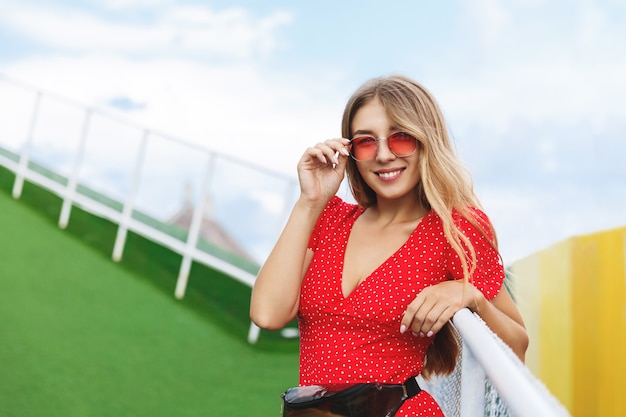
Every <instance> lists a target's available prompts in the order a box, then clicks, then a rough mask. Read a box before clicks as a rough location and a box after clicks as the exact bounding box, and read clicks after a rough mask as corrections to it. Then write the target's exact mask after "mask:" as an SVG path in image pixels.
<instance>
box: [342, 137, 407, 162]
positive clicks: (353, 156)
mask: <svg viewBox="0 0 626 417" xmlns="http://www.w3.org/2000/svg"><path fill="white" fill-rule="evenodd" d="M402 135H405V136H408V137H410V138H411V139H413V140H414V141H415V149H413V151H411V152H410V153H407V154H397V153H395V152H394V151H393V149H392V148H391V146H389V150H390V151H391V153H392V154H394V155H395V156H397V157H398V158H405V157H407V156H411V155H413V154H414V153H415V152H416V151H417V148H418V140H417V138H416V137H415V136H413V135H411V134H409V133H407V132H396V133H392V134H391V135H389V136H388V137H386V138H375V137H373V136H359V137H356V138H352V139H350V156H351V157H352V159H354V160H355V161H358V162H365V161H371V160H372V159H374V158H376V154H377V153H378V142H380V141H381V140H386V141H387V144H389V139H391V138H393V137H394V136H402ZM359 139H373V140H374V141H376V152H374V155H372V157H371V158H368V159H357V157H356V156H355V155H354V153H353V151H352V150H353V148H354V146H353V145H352V143H353V142H354V141H355V140H359Z"/></svg>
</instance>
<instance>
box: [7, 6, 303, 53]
mask: <svg viewBox="0 0 626 417" xmlns="http://www.w3.org/2000/svg"><path fill="white" fill-rule="evenodd" d="M0 22H2V23H3V24H5V25H7V26H9V27H12V28H13V29H14V30H16V31H18V32H19V33H21V34H22V35H23V36H26V37H28V38H30V39H32V40H35V41H37V42H39V43H41V44H43V45H47V46H50V47H53V48H57V49H59V50H61V51H80V52H88V53H93V52H94V51H100V52H107V51H108V52H114V53H146V52H150V53H153V54H156V55H157V56H158V55H167V54H168V53H170V54H171V53H185V52H188V53H200V52H201V53H203V54H214V55H216V56H222V57H233V58H245V57H249V56H252V55H254V54H256V53H266V52H268V51H271V50H273V49H274V48H276V47H278V46H279V42H278V41H277V40H276V34H275V32H276V30H277V29H279V28H280V27H281V26H283V25H286V24H289V23H290V22H291V15H290V14H289V13H286V12H281V11H278V12H275V13H273V14H270V15H269V16H265V17H260V18H257V17H255V16H252V15H251V14H250V13H248V12H247V11H246V10H244V9H241V8H231V9H225V10H223V11H213V10H212V9H210V8H207V7H204V6H172V7H169V8H164V9H163V10H162V11H161V13H159V14H158V15H157V17H156V18H155V19H154V20H153V21H151V22H149V23H146V22H142V23H136V22H127V21H112V20H108V19H105V18H103V17H101V16H98V15H95V14H92V13H88V12H85V11H79V10H62V9H57V8H54V9H53V8H46V7H41V6H30V7H13V8H9V9H8V10H6V11H5V12H4V13H3V15H2V16H1V17H0Z"/></svg>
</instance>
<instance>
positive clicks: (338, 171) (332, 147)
mask: <svg viewBox="0 0 626 417" xmlns="http://www.w3.org/2000/svg"><path fill="white" fill-rule="evenodd" d="M349 143H350V141H349V140H347V139H330V140H327V141H326V142H323V143H318V144H317V145H315V146H314V147H312V148H308V149H307V150H306V152H305V153H304V155H303V156H302V158H300V161H299V162H298V178H299V181H300V198H299V199H298V201H297V202H296V204H295V205H294V208H293V210H292V211H291V215H290V216H289V220H288V221H287V224H286V226H285V228H284V229H283V232H282V233H281V235H280V237H279V238H278V241H277V242H276V245H275V246H274V249H273V250H272V252H271V253H270V255H269V256H268V258H267V260H266V261H265V264H264V265H263V267H262V268H261V270H260V271H259V274H258V275H257V278H256V282H255V283H254V287H253V288H252V299H251V301H250V318H251V319H252V321H253V322H254V323H255V324H256V325H257V326H259V327H261V328H264V329H280V328H281V327H283V326H284V325H285V324H287V323H288V322H289V321H291V320H292V319H293V318H294V317H295V315H296V313H297V312H298V303H299V299H300V286H301V285H302V279H303V277H304V274H305V273H306V270H307V269H308V266H309V264H310V262H311V259H312V258H313V252H312V251H311V250H309V249H307V247H308V244H309V240H310V238H311V233H312V231H313V228H314V227H315V223H316V222H317V219H318V217H319V216H320V214H321V213H322V211H323V210H324V207H326V204H327V203H328V202H329V201H330V199H331V198H332V197H333V196H334V195H335V194H336V193H337V190H338V189H339V186H340V185H341V181H342V180H343V176H344V172H345V168H346V158H348V157H349V155H350V153H349V152H348V150H347V148H346V146H347V145H348V144H349Z"/></svg>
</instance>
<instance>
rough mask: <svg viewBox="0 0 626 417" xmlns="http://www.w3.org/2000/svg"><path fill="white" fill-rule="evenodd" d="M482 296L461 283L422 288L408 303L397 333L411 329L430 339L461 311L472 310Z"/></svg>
mask: <svg viewBox="0 0 626 417" xmlns="http://www.w3.org/2000/svg"><path fill="white" fill-rule="evenodd" d="M480 297H484V295H483V294H482V293H481V292H480V291H479V290H478V289H477V288H476V287H474V286H473V285H472V284H470V283H467V282H465V281H463V280H455V281H445V282H441V283H439V284H436V285H433V286H430V287H426V288H424V289H423V290H422V292H420V293H419V294H418V295H417V297H415V299H414V300H413V301H412V302H411V304H409V306H408V307H407V309H406V310H405V312H404V314H403V316H402V321H401V323H400V333H404V332H406V331H407V330H411V331H412V332H413V334H415V335H416V336H421V337H432V336H434V335H435V334H437V332H438V331H439V330H441V328H442V327H443V326H444V325H445V324H446V323H447V322H448V320H450V319H451V318H452V316H453V315H454V314H455V313H456V312H457V311H459V310H460V309H462V308H465V307H469V309H470V310H475V309H476V307H477V306H478V302H479V299H480Z"/></svg>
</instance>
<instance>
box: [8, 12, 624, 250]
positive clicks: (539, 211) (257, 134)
mask: <svg viewBox="0 0 626 417" xmlns="http://www.w3.org/2000/svg"><path fill="white" fill-rule="evenodd" d="M0 3H1V5H2V14H1V15H0V73H2V74H5V75H8V76H10V77H13V78H15V79H19V80H22V81H24V82H27V83H29V84H32V85H36V86H40V87H42V88H45V89H47V90H49V91H53V92H56V93H59V94H62V95H64V96H67V97H70V98H73V99H75V100H77V101H79V102H82V103H87V104H90V105H97V106H101V107H104V108H110V109H114V110H115V111H118V112H121V113H122V114H124V116H125V117H127V118H129V119H131V120H135V121H137V122H139V123H142V124H145V125H146V126H151V127H154V128H156V129H161V130H163V131H166V132H170V133H172V134H175V135H177V136H179V137H182V138H185V139H186V140H189V141H192V142H194V143H198V144H201V145H202V146H206V147H209V148H212V149H216V150H219V151H221V152H224V153H227V154H229V155H236V156H237V157H240V158H242V159H245V160H247V161H250V162H254V163H256V164H259V165H262V166H266V167H269V168H271V169H274V170H277V171H279V172H282V173H285V174H287V175H290V176H293V177H295V165H296V163H297V160H298V158H299V156H300V155H301V153H302V151H303V150H304V148H305V147H307V146H310V145H312V144H315V143H316V142H319V141H322V140H324V139H326V138H330V137H336V136H337V135H338V134H339V120H340V116H341V111H342V109H343V106H344V103H345V101H346V99H347V98H348V97H349V95H350V94H351V93H352V91H353V90H354V89H355V88H356V87H357V86H358V85H360V84H361V83H362V82H364V81H365V80H366V79H368V78H371V77H374V76H379V75H386V74H390V73H404V74H406V75H409V76H411V77H413V78H415V79H417V80H418V81H420V82H422V83H423V84H424V85H425V86H426V87H427V88H428V89H430V90H431V91H432V92H433V93H434V94H435V96H436V97H437V98H438V100H439V102H440V104H441V107H442V108H443V111H444V113H445V115H446V117H447V119H448V123H449V126H450V128H451V132H452V134H453V136H454V139H455V142H456V145H457V148H458V150H459V153H460V154H461V158H462V159H463V161H464V162H465V163H466V165H467V166H468V168H470V170H471V171H472V173H473V175H474V180H475V186H476V190H477V192H478V194H479V196H480V197H481V199H482V201H483V204H484V208H485V209H486V211H487V212H488V214H489V215H490V217H491V218H492V220H493V222H494V224H495V226H496V228H497V231H498V233H499V238H500V244H501V249H502V252H503V255H504V257H505V261H509V262H510V261H513V260H515V259H517V258H520V257H523V256H526V255H528V254H530V253H532V252H534V251H536V250H539V249H541V248H543V247H545V246H548V245H551V244H553V243H555V242H557V241H560V240H562V239H565V238H567V237H570V236H573V235H578V234H583V233H589V232H593V231H597V230H602V229H606V228H613V227H618V226H623V225H626V164H624V159H625V158H626V99H625V97H626V77H625V76H624V74H626V52H625V51H626V4H625V3H624V2H622V1H618V0H612V1H611V0H604V1H583V0H553V1H550V0H526V1H522V0H509V1H500V0H476V1H438V2H435V1H398V0H387V1H343V2H340V1H315V2H312V1H311V2H304V1H303V2H295V1H257V0H247V1H191V0H182V1H181V0H178V1H173V0H100V1H96V0H82V1H77V0H76V1H63V0H56V1H53V0H50V1H44V0H1V1H0ZM1 102H2V99H1V97H0V103H1ZM0 105H1V104H0Z"/></svg>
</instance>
